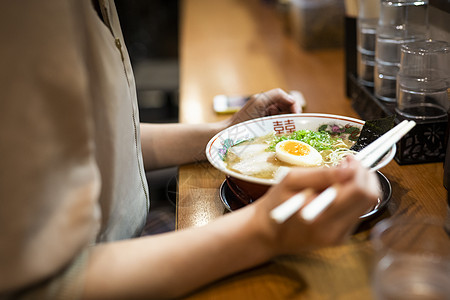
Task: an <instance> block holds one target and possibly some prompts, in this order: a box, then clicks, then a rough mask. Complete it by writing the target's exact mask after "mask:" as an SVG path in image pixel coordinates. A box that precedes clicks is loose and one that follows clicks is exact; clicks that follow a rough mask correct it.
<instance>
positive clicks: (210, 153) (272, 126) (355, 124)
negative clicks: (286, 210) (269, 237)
mask: <svg viewBox="0 0 450 300" xmlns="http://www.w3.org/2000/svg"><path fill="white" fill-rule="evenodd" d="M364 123H365V122H364V121H362V120H358V119H355V118H350V117H345V116H339V115H330V114H315V113H303V114H286V115H277V116H269V117H263V118H258V119H253V120H250V121H246V122H242V123H239V124H236V125H234V126H231V127H228V128H226V129H225V130H223V131H221V132H219V133H218V134H216V135H215V136H214V137H213V138H212V139H211V140H210V141H209V142H208V145H207V146H206V157H207V159H208V160H209V162H210V163H211V164H212V165H213V166H214V167H215V168H216V169H218V170H220V171H222V172H223V173H224V174H225V175H226V184H227V185H228V188H229V189H230V190H231V191H232V192H233V194H234V195H235V196H236V198H238V199H239V201H241V202H242V203H243V204H245V205H246V204H249V203H251V202H253V201H255V200H257V199H258V198H259V197H261V196H262V195H264V193H265V192H266V191H267V190H268V189H269V188H270V187H271V186H272V185H274V184H276V183H278V182H279V181H280V180H281V177H278V178H277V179H266V178H258V177H254V176H250V175H245V174H242V173H239V172H236V171H233V170H231V169H229V168H227V164H226V162H225V157H226V155H227V152H228V150H229V148H230V147H232V146H234V145H237V144H239V143H241V142H242V141H246V140H249V139H253V138H257V137H261V136H265V135H268V134H270V133H273V132H275V133H276V134H280V135H282V134H290V133H292V132H294V131H297V130H311V131H327V132H329V133H330V134H331V135H333V136H339V137H342V138H348V139H351V140H354V141H356V140H357V139H358V137H359V134H360V133H361V130H362V128H363V126H364ZM395 150H396V148H395V145H394V146H392V148H391V149H390V150H389V152H388V153H387V154H386V155H385V156H384V157H383V158H382V159H381V160H380V161H378V162H377V163H376V164H375V165H374V166H372V169H373V170H379V169H380V168H382V167H384V166H386V165H387V164H388V163H389V162H390V161H391V160H392V159H393V157H394V155H395Z"/></svg>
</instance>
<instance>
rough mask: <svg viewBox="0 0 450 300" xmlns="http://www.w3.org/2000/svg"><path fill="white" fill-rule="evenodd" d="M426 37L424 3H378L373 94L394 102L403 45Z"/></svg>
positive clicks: (388, 0) (420, 0)
mask: <svg viewBox="0 0 450 300" xmlns="http://www.w3.org/2000/svg"><path fill="white" fill-rule="evenodd" d="M427 37H428V0H382V1H381V6H380V17H379V19H378V24H377V31H376V49H375V70H374V72H375V74H374V85H375V87H374V93H375V96H376V97H377V98H378V99H380V100H383V101H387V102H395V100H396V80H397V73H398V71H399V65H400V47H401V45H402V44H403V43H407V42H413V41H418V40H425V39H426V38H427Z"/></svg>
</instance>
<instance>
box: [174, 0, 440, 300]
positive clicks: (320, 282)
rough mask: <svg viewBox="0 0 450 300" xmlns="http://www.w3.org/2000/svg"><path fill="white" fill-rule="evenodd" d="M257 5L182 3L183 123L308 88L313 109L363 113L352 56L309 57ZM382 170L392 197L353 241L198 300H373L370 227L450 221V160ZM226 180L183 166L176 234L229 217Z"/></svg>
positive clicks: (221, 0) (324, 53) (234, 281)
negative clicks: (218, 104)
mask: <svg viewBox="0 0 450 300" xmlns="http://www.w3.org/2000/svg"><path fill="white" fill-rule="evenodd" d="M263 2H264V1H257V0H245V1H242V0H214V1H208V0H184V1H181V27H180V29H181V32H180V34H181V45H180V57H181V65H180V69H181V91H180V121H181V122H184V123H201V122H211V121H217V120H221V119H223V118H225V117H226V116H219V115H217V114H216V113H215V112H214V111H213V108H212V99H213V97H214V96H215V95H217V94H227V95H246V94H253V93H258V92H262V91H265V90H269V89H272V88H275V87H280V88H283V89H285V90H299V91H301V92H302V93H303V94H304V96H305V99H306V101H307V107H306V109H305V110H304V111H305V112H314V113H316V112H317V113H332V114H338V115H345V116H350V117H356V118H358V117H359V116H358V115H357V114H356V112H355V111H354V110H353V109H352V108H351V105H350V100H349V99H348V98H346V96H345V92H344V51H343V49H340V48H338V49H326V50H316V51H305V50H303V49H302V48H301V47H300V46H299V45H298V44H297V43H296V42H295V41H294V40H293V39H292V37H291V36H290V35H288V34H286V33H285V32H284V30H283V25H282V24H283V22H282V18H281V15H280V13H279V12H277V10H276V9H275V8H274V7H273V6H271V5H267V4H263ZM381 172H382V173H383V174H384V175H385V176H386V177H387V178H388V179H389V181H390V182H391V185H392V189H393V194H392V198H391V200H390V202H389V204H388V207H387V209H386V210H385V211H384V212H383V213H382V214H381V215H379V216H378V217H377V218H375V219H373V220H371V221H368V222H365V223H363V224H362V225H361V227H360V229H359V230H358V231H357V233H355V234H354V235H353V236H352V237H351V239H350V241H349V242H348V243H346V244H344V245H342V246H339V247H333V248H324V249H320V250H317V251H314V252H310V253H308V254H305V255H302V256H295V257H283V258H279V259H276V260H274V261H272V262H270V263H267V264H265V265H263V266H260V267H258V268H255V269H252V270H249V271H245V272H242V273H239V274H237V275H234V276H231V277H229V278H226V279H223V280H221V281H218V282H216V283H213V284H211V285H210V286H208V287H205V288H203V289H201V290H200V291H198V292H197V293H195V294H193V295H191V296H190V297H189V299H370V298H371V297H372V296H371V287H370V269H371V260H372V258H373V252H372V248H371V245H370V242H369V240H368V235H369V232H370V229H371V228H372V227H373V225H374V224H375V223H376V222H378V221H380V220H381V219H384V218H388V217H391V218H397V217H399V216H403V215H407V216H434V217H437V218H440V219H445V218H446V216H447V205H446V197H447V192H446V190H445V188H444V187H443V185H442V182H443V165H442V163H429V164H419V165H409V166H400V165H398V164H397V163H396V162H395V161H392V162H391V163H390V164H389V165H388V166H386V167H384V168H383V169H382V170H381ZM224 178H225V176H224V175H223V174H222V173H221V172H219V171H217V170H216V169H214V168H213V167H211V165H210V164H209V163H207V162H201V163H195V164H191V165H186V166H182V167H180V170H179V194H178V199H177V220H176V221H177V229H183V228H188V227H193V226H202V225H204V224H207V223H208V222H210V221H211V220H213V219H215V218H217V217H219V216H221V215H223V214H224V213H225V209H224V207H223V205H222V203H221V201H220V198H219V186H220V184H221V183H222V182H223V180H224Z"/></svg>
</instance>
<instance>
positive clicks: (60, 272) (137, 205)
mask: <svg viewBox="0 0 450 300" xmlns="http://www.w3.org/2000/svg"><path fill="white" fill-rule="evenodd" d="M0 5H1V6H2V7H1V9H0V20H1V21H0V22H2V23H1V26H0V32H1V36H2V37H3V42H4V46H2V47H1V49H0V54H1V55H0V61H1V68H0V70H1V71H0V72H1V80H0V84H1V91H2V92H1V93H2V100H1V101H0V120H1V122H2V126H0V138H1V144H0V154H1V157H2V167H1V168H0V199H1V200H0V201H1V210H0V230H1V231H0V233H1V234H0V266H1V268H0V277H1V278H2V280H0V297H4V298H6V299H8V298H18V299H20V298H21V297H24V298H25V297H28V298H35V299H45V298H50V299H58V298H61V299H78V298H83V299H124V298H125V299H134V298H147V299H148V298H158V299H161V298H173V297H180V296H182V295H185V294H186V293H188V292H190V291H193V290H195V289H196V288H198V287H200V286H202V285H204V284H207V283H209V282H211V281H214V280H216V279H218V278H221V277H224V276H227V275H229V274H231V273H234V272H237V271H240V270H243V269H246V268H250V267H252V266H256V265H258V264H261V263H263V262H265V261H268V260H270V259H271V258H273V257H276V256H278V255H283V254H290V253H299V252H302V251H306V250H308V249H313V248H316V247H321V246H327V245H333V244H336V243H338V242H340V241H342V240H343V239H344V238H345V237H346V236H347V235H348V234H349V233H350V232H351V230H352V229H353V228H354V226H356V224H357V222H358V216H359V215H361V214H362V213H363V212H365V211H366V210H367V209H368V208H370V207H371V206H372V205H373V204H374V203H375V202H376V199H377V196H378V189H377V181H376V178H375V176H374V175H373V174H371V173H369V172H368V171H367V170H365V169H363V168H361V167H360V165H359V164H358V163H357V162H355V161H353V160H351V159H349V160H348V162H347V164H346V165H345V167H340V168H334V169H317V170H301V169H298V170H293V171H292V172H290V173H289V174H288V175H287V176H286V178H285V179H284V180H283V181H282V182H281V183H280V184H279V185H277V186H275V187H273V188H272V189H271V190H269V191H268V192H267V193H266V195H264V196H263V197H262V198H261V199H259V200H258V201H257V202H255V203H254V204H252V205H249V206H247V207H245V208H243V209H241V210H239V211H236V212H234V213H231V214H227V215H226V216H224V217H222V218H220V219H218V220H216V221H214V222H211V223H210V224H208V225H207V226H203V227H201V228H193V229H188V230H182V231H177V232H172V233H167V234H161V235H156V236H150V237H143V238H134V237H137V236H138V235H139V234H140V231H141V230H142V227H143V225H144V222H145V219H146V214H147V212H148V209H149V206H150V202H149V198H150V193H149V190H148V187H147V185H146V182H145V179H144V170H145V169H155V168H162V167H166V166H171V165H178V164H184V163H188V162H194V161H197V160H201V159H204V148H205V145H206V142H207V141H208V140H209V139H210V137H212V136H213V135H214V134H215V133H217V132H218V131H220V130H222V129H223V128H226V127H227V126H230V125H233V124H236V123H239V122H241V121H245V120H248V119H251V118H255V117H260V116H265V115H270V114H275V113H291V112H299V108H298V107H297V106H296V105H295V102H294V101H293V100H292V99H291V98H290V97H289V96H288V95H287V94H286V93H285V92H283V91H281V90H278V89H276V90H271V91H268V92H266V93H262V94H259V95H255V96H254V97H252V99H251V100H250V101H249V102H248V103H247V105H246V106H245V107H244V108H243V109H242V110H241V111H240V112H239V113H237V114H236V115H235V116H233V117H232V118H231V119H229V120H227V121H224V122H220V123H214V124H202V125H187V124H164V125H163V124H160V125H156V124H139V117H138V109H137V103H136V91H135V84H134V78H133V74H132V70H131V66H130V63H129V58H128V54H127V52H126V48H125V46H124V43H123V37H122V34H121V31H120V25H119V22H118V18H117V14H116V12H115V7H114V3H113V1H107V0H104V1H98V2H97V1H88V0H82V1H80V0H65V1H61V0H43V1H39V2H36V1H25V2H24V1H20V2H19V1H7V2H6V1H4V2H3V3H2V4H0ZM336 183H339V184H340V189H339V193H338V196H337V198H336V200H335V201H334V202H333V204H332V205H331V206H330V207H329V208H328V209H327V210H326V211H325V212H324V213H323V214H321V215H320V216H319V217H318V218H317V219H316V220H315V221H314V222H312V223H306V222H304V221H303V220H302V219H301V218H300V217H299V216H298V215H295V216H293V217H292V218H290V219H289V220H288V221H287V222H285V223H284V224H281V225H279V224H276V223H275V222H273V221H272V220H271V219H270V217H269V212H270V210H271V209H272V208H274V207H275V206H277V205H278V204H280V203H282V202H283V201H285V200H286V199H288V198H289V197H291V196H292V195H294V194H296V193H298V192H300V191H301V190H303V189H304V188H306V187H311V188H313V189H314V190H315V191H316V192H317V193H318V192H320V191H321V190H323V189H324V188H326V187H327V186H329V185H332V184H336ZM309 200H310V199H309ZM225 250H226V251H225Z"/></svg>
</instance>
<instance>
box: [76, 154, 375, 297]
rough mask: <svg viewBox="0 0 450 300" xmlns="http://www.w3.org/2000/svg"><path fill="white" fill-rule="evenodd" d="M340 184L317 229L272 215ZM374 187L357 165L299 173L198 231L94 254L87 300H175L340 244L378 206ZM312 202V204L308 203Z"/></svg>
mask: <svg viewBox="0 0 450 300" xmlns="http://www.w3.org/2000/svg"><path fill="white" fill-rule="evenodd" d="M336 183H339V184H340V189H339V193H338V197H337V198H336V199H335V201H334V202H333V203H332V204H331V205H330V206H329V207H328V209H327V210H325V211H324V212H323V213H322V214H321V215H320V216H319V217H318V218H317V219H316V220H315V221H314V222H312V223H306V222H304V221H303V220H302V219H301V218H300V215H299V214H296V215H294V216H293V217H291V218H290V219H289V220H287V221H286V222H285V223H283V224H281V225H279V224H276V223H275V222H274V221H273V220H271V219H270V217H269V212H270V210H271V209H273V208H274V207H275V206H276V205H278V204H280V203H281V202H282V201H285V200H286V199H288V198H289V197H291V196H293V195H294V194H296V193H298V192H299V191H301V190H302V189H304V188H306V187H312V188H313V189H314V190H316V191H317V192H319V191H321V190H323V189H324V188H326V187H327V186H329V185H331V184H336ZM377 187H378V185H377V179H376V177H375V175H374V174H373V173H369V172H367V171H366V170H364V169H362V168H361V167H360V165H359V164H358V163H356V162H355V161H351V160H350V162H349V164H348V165H347V167H345V168H333V169H308V170H305V169H294V170H293V171H291V172H290V173H289V174H288V175H287V176H286V177H285V179H284V180H283V181H282V182H281V183H280V184H278V185H277V186H274V187H273V188H271V189H270V190H269V191H268V193H266V195H264V196H263V197H262V198H261V199H259V200H258V201H256V202H255V203H253V204H251V205H248V206H246V207H245V208H242V209H240V210H238V211H236V212H233V213H230V214H227V215H225V216H223V217H221V218H219V219H217V220H216V221H214V222H212V223H210V224H208V225H206V226H203V227H199V228H192V229H187V230H182V231H176V232H172V233H167V234H161V235H156V236H151V237H145V238H139V239H134V240H128V241H121V242H114V243H108V244H103V245H99V246H96V247H94V249H93V251H92V254H91V258H90V261H89V263H88V268H87V277H86V288H85V294H84V297H85V298H86V299H135V298H146V299H151V298H157V299H162V298H173V297H180V296H183V295H185V294H187V293H189V292H191V291H194V290H196V289H198V288H199V287H201V286H203V285H205V284H207V283H210V282H213V281H215V280H217V279H219V278H222V277H224V276H227V275H230V274H232V273H235V272H238V271H241V270H244V269H247V268H250V267H253V266H256V265H259V264H261V263H263V262H265V261H268V260H270V259H271V258H273V257H275V256H278V255H282V254H295V253H300V252H302V251H305V250H310V249H314V248H317V247H322V246H329V245H334V244H337V243H339V242H341V241H342V240H343V239H344V238H345V237H346V236H348V235H349V233H350V232H351V231H352V230H353V228H354V227H355V226H356V224H357V222H358V217H359V216H360V215H362V214H363V213H364V212H365V211H367V209H369V208H370V207H371V206H373V205H374V204H375V203H376V200H377V196H378V188H377ZM309 200H311V199H309Z"/></svg>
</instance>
